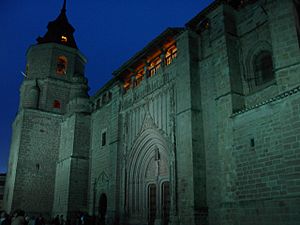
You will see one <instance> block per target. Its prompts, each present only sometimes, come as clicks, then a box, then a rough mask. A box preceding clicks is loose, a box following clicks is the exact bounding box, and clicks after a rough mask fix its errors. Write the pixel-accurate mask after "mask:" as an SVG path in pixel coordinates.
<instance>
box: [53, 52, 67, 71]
mask: <svg viewBox="0 0 300 225" xmlns="http://www.w3.org/2000/svg"><path fill="white" fill-rule="evenodd" d="M67 64H68V60H67V58H66V57H65V56H59V57H58V59H57V64H56V73H57V74H59V75H65V74H66V73H67Z"/></svg>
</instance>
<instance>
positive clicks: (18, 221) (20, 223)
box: [11, 209, 25, 225]
mask: <svg viewBox="0 0 300 225" xmlns="http://www.w3.org/2000/svg"><path fill="white" fill-rule="evenodd" d="M24 216H25V212H24V211H23V210H20V209H17V210H15V212H14V213H13V218H12V220H11V225H25V218H24Z"/></svg>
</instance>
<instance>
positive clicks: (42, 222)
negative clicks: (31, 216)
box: [35, 214, 45, 225]
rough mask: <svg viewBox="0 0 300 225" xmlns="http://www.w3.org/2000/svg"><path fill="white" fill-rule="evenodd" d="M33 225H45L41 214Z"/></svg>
mask: <svg viewBox="0 0 300 225" xmlns="http://www.w3.org/2000/svg"><path fill="white" fill-rule="evenodd" d="M35 225H45V220H44V217H43V216H42V214H40V215H39V217H38V218H36V220H35Z"/></svg>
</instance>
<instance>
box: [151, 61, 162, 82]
mask: <svg viewBox="0 0 300 225" xmlns="http://www.w3.org/2000/svg"><path fill="white" fill-rule="evenodd" d="M160 64H161V59H160V57H157V58H156V59H154V60H153V61H152V62H151V63H150V66H149V76H150V77H152V76H153V75H154V74H156V72H157V70H158V69H159V68H160Z"/></svg>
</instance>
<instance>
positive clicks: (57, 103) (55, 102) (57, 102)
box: [53, 100, 61, 109]
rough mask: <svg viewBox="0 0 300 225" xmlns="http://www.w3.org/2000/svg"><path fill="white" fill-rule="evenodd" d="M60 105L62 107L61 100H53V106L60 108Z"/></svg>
mask: <svg viewBox="0 0 300 225" xmlns="http://www.w3.org/2000/svg"><path fill="white" fill-rule="evenodd" d="M60 107H61V105H60V101H58V100H54V102H53V108H55V109H60Z"/></svg>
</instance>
